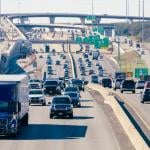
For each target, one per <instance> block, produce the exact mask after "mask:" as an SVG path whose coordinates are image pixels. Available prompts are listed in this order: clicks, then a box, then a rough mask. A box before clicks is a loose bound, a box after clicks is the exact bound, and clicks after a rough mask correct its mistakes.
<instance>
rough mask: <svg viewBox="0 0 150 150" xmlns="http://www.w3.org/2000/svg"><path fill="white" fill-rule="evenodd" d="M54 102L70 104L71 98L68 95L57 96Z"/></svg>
mask: <svg viewBox="0 0 150 150" xmlns="http://www.w3.org/2000/svg"><path fill="white" fill-rule="evenodd" d="M52 103H53V104H70V103H71V102H70V99H69V98H68V97H55V98H54V99H53V101H52Z"/></svg>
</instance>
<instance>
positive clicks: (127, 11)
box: [126, 0, 129, 36]
mask: <svg viewBox="0 0 150 150" xmlns="http://www.w3.org/2000/svg"><path fill="white" fill-rule="evenodd" d="M128 3H129V1H128V0H126V29H127V28H128ZM126 36H128V32H127V33H126Z"/></svg>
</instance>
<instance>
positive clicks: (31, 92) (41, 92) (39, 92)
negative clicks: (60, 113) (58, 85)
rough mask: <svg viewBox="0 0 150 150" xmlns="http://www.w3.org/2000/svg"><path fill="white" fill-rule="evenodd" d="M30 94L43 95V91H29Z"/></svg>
mask: <svg viewBox="0 0 150 150" xmlns="http://www.w3.org/2000/svg"><path fill="white" fill-rule="evenodd" d="M29 94H43V91H42V90H31V91H29Z"/></svg>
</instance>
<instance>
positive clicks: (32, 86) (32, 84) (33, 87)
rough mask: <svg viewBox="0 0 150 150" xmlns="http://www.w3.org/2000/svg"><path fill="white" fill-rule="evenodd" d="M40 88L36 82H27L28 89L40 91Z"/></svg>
mask: <svg viewBox="0 0 150 150" xmlns="http://www.w3.org/2000/svg"><path fill="white" fill-rule="evenodd" d="M41 87H42V86H41V84H40V83H38V82H29V89H40V88H41Z"/></svg>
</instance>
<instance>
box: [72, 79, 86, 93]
mask: <svg viewBox="0 0 150 150" xmlns="http://www.w3.org/2000/svg"><path fill="white" fill-rule="evenodd" d="M71 84H72V85H73V86H75V87H78V88H79V90H82V91H84V83H83V81H82V80H80V79H77V78H74V79H72V80H71Z"/></svg>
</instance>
